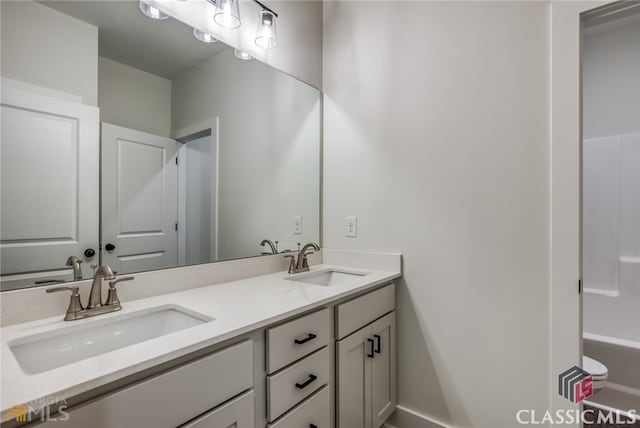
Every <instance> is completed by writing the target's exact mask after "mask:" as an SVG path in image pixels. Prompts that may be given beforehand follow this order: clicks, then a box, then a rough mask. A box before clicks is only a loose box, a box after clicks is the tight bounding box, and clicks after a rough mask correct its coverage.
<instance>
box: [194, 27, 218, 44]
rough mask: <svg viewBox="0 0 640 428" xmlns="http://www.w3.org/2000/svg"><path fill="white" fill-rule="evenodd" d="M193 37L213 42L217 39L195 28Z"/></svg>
mask: <svg viewBox="0 0 640 428" xmlns="http://www.w3.org/2000/svg"><path fill="white" fill-rule="evenodd" d="M193 37H195V38H196V39H198V40H200V41H201V42H204V43H215V42H217V41H218V40H217V39H215V38H214V37H213V36H212V35H211V34H209V33H205V32H204V31H200V30H198V29H197V28H194V29H193Z"/></svg>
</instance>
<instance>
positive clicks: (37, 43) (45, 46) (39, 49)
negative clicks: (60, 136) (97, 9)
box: [0, 1, 98, 105]
mask: <svg viewBox="0 0 640 428" xmlns="http://www.w3.org/2000/svg"><path fill="white" fill-rule="evenodd" d="M0 11H1V13H0V14H1V15H2V18H1V22H0V27H1V33H0V39H1V48H2V61H1V63H2V69H1V74H2V77H5V78H9V79H15V80H19V81H22V82H25V83H29V84H31V85H36V86H41V87H44V88H48V89H51V90H55V91H60V92H65V93H68V94H73V95H76V96H79V97H81V98H82V102H83V103H85V104H90V105H97V102H98V29H97V28H96V27H94V26H92V25H89V24H86V23H84V22H82V21H79V20H77V19H74V18H71V17H69V16H67V15H64V14H62V13H59V12H56V11H54V10H53V9H50V8H48V7H46V6H43V5H41V4H38V3H35V2H31V1H2V2H0ZM52 28H55V31H52V30H51V29H52Z"/></svg>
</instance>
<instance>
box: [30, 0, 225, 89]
mask: <svg viewBox="0 0 640 428" xmlns="http://www.w3.org/2000/svg"><path fill="white" fill-rule="evenodd" d="M40 3H42V4H44V5H45V6H48V7H50V8H52V9H56V10H58V11H59V12H62V13H64V14H65V15H69V16H72V17H74V18H76V19H79V20H81V21H84V22H87V23H89V24H92V25H95V26H96V27H98V29H99V30H98V34H99V42H98V53H99V55H100V56H102V57H105V58H109V59H112V60H114V61H117V62H121V63H124V64H127V65H130V66H132V67H135V68H137V69H140V70H143V71H146V72H148V73H152V74H155V75H157V76H161V77H164V78H166V79H170V80H173V79H174V78H175V77H177V76H178V75H180V74H181V73H182V72H184V71H186V70H188V69H190V68H191V67H194V66H195V65H198V64H200V63H201V62H202V61H204V60H205V59H207V58H210V57H212V56H213V55H216V54H218V53H220V52H221V51H223V50H225V49H229V47H228V46H227V45H225V44H224V43H222V42H217V43H213V44H207V43H202V42H200V41H198V40H196V39H195V38H194V37H193V33H192V31H193V30H192V28H190V27H188V26H187V25H185V24H183V23H182V22H179V21H176V20H175V19H172V18H169V19H165V20H154V19H151V18H148V17H146V16H145V15H143V14H142V12H140V10H139V9H138V2H137V1H130V0H127V1H113V0H101V1H100V0H99V1H59V0H43V1H40Z"/></svg>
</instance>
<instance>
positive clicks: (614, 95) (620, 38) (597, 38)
mask: <svg viewBox="0 0 640 428" xmlns="http://www.w3.org/2000/svg"><path fill="white" fill-rule="evenodd" d="M583 94H584V98H583V102H584V104H583V105H584V107H583V112H584V136H585V138H586V139H585V141H584V146H583V189H584V190H583V193H584V194H583V275H584V282H585V295H584V331H585V332H586V333H592V334H598V335H602V336H609V337H615V338H618V339H624V340H629V341H634V342H637V343H640V311H639V310H638V308H640V224H639V223H638V219H639V218H640V13H636V14H634V15H632V16H629V17H625V18H621V19H618V20H614V21H611V22H608V23H605V24H599V25H596V26H593V27H590V28H587V29H586V30H585V32H584V45H583Z"/></svg>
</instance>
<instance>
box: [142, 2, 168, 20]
mask: <svg viewBox="0 0 640 428" xmlns="http://www.w3.org/2000/svg"><path fill="white" fill-rule="evenodd" d="M138 6H139V7H140V11H141V12H142V13H144V14H145V15H147V16H148V17H149V18H152V19H167V18H168V17H169V15H167V14H166V13H164V12H162V11H161V10H160V9H158V8H157V7H155V6H153V5H150V4H149V3H147V2H144V1H141V2H140V3H138Z"/></svg>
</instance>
